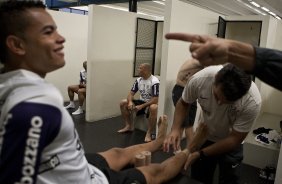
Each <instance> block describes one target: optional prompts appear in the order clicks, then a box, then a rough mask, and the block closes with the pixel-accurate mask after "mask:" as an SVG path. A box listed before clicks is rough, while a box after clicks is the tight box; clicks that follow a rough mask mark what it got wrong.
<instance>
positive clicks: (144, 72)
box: [138, 63, 152, 79]
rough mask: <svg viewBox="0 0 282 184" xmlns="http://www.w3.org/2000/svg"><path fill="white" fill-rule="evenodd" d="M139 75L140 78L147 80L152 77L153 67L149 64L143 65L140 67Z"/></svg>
mask: <svg viewBox="0 0 282 184" xmlns="http://www.w3.org/2000/svg"><path fill="white" fill-rule="evenodd" d="M138 73H139V76H140V77H143V78H145V79H147V78H149V77H150V76H151V75H152V66H151V65H150V64H149V63H142V64H140V65H139V67H138Z"/></svg>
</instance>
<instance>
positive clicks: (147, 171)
mask: <svg viewBox="0 0 282 184" xmlns="http://www.w3.org/2000/svg"><path fill="white" fill-rule="evenodd" d="M188 154H189V152H188V150H187V149H185V150H183V151H181V152H179V153H177V154H176V155H175V156H173V157H170V158H169V159H167V160H165V161H164V162H162V163H160V164H150V165H149V166H143V167H138V168H137V169H138V170H140V171H141V172H142V173H143V175H144V176H145V178H146V183H147V184H159V183H163V182H166V181H168V180H170V179H172V178H174V177H175V176H176V175H177V174H178V173H180V171H181V170H182V169H183V166H184V164H185V161H186V160H187V158H188Z"/></svg>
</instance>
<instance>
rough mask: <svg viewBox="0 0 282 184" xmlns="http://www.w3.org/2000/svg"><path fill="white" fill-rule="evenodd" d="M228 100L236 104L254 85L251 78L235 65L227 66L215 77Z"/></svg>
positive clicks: (216, 82)
mask: <svg viewBox="0 0 282 184" xmlns="http://www.w3.org/2000/svg"><path fill="white" fill-rule="evenodd" d="M214 84H215V85H216V86H218V85H220V89H221V90H222V92H223V95H224V96H225V98H226V100H228V101H231V102H234V101H236V100H238V99H240V98H241V97H242V96H244V95H245V94H246V93H247V92H248V91H249V89H250V87H251V84H252V79H251V76H250V75H248V74H247V73H246V72H244V71H243V70H241V69H239V68H238V67H236V66H235V65H233V64H227V65H225V66H224V67H223V68H222V69H221V70H220V71H219V72H218V73H217V74H216V76H215V83H214Z"/></svg>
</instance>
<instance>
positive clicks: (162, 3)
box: [153, 1, 165, 5]
mask: <svg viewBox="0 0 282 184" xmlns="http://www.w3.org/2000/svg"><path fill="white" fill-rule="evenodd" d="M153 2H154V3H158V4H161V5H165V3H164V2H160V1H153Z"/></svg>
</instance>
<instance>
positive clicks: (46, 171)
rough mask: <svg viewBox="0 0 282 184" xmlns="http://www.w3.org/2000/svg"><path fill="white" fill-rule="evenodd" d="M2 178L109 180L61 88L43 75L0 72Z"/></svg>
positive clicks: (44, 182) (40, 183)
mask: <svg viewBox="0 0 282 184" xmlns="http://www.w3.org/2000/svg"><path fill="white" fill-rule="evenodd" d="M0 112H1V115H0V171H1V172H0V183H7V184H8V183H13V184H18V183H32V184H34V183H37V184H50V183H56V184H66V183H68V184H80V183H81V184H94V183H95V184H104V183H108V181H107V179H106V176H105V175H104V174H103V173H102V172H101V171H100V170H98V169H97V168H95V167H94V166H92V165H89V164H88V162H87V160H86V158H85V156H84V150H83V147H82V145H81V143H80V140H79V137H78V134H77V132H76V130H75V127H74V123H73V120H72V118H71V116H70V115H69V113H68V112H67V110H66V109H65V108H64V107H63V98H62V96H61V94H60V93H59V91H58V90H57V89H56V88H55V87H54V86H53V85H51V84H49V83H47V82H46V81H45V80H44V79H42V78H41V77H39V76H38V75H37V74H35V73H32V72H29V71H26V70H17V71H12V72H8V73H4V74H1V75H0Z"/></svg>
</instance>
